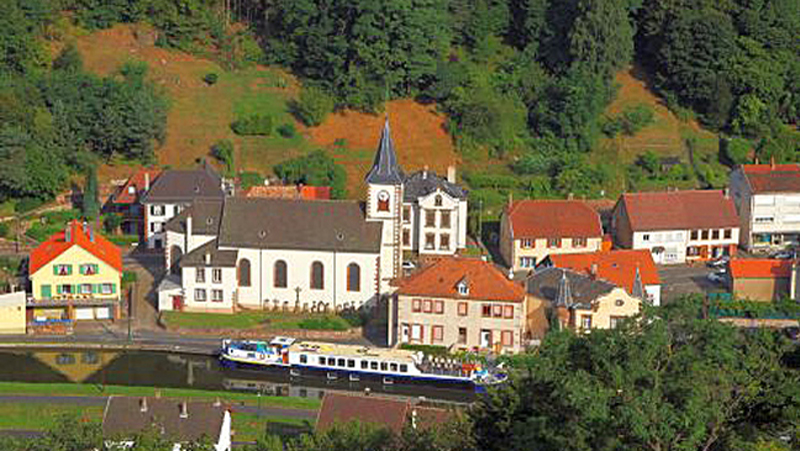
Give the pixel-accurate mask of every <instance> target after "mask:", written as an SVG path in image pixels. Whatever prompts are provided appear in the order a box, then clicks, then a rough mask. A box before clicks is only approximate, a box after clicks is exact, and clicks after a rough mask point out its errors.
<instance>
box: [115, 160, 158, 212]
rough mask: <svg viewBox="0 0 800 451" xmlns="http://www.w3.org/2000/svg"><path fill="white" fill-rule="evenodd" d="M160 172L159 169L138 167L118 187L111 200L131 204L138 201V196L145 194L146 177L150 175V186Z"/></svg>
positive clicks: (116, 202)
mask: <svg viewBox="0 0 800 451" xmlns="http://www.w3.org/2000/svg"><path fill="white" fill-rule="evenodd" d="M160 174H161V169H147V168H141V169H139V170H138V171H136V172H135V173H134V174H133V175H131V176H130V177H129V178H128V180H126V181H125V184H124V185H122V186H121V187H120V189H119V191H117V193H116V194H115V195H114V199H113V202H114V203H115V204H132V203H135V202H138V201H139V197H140V196H142V195H144V194H145V191H146V187H147V183H146V179H147V177H148V176H149V177H150V185H151V186H152V185H153V183H154V182H155V181H156V179H157V178H158V176H159V175H160Z"/></svg>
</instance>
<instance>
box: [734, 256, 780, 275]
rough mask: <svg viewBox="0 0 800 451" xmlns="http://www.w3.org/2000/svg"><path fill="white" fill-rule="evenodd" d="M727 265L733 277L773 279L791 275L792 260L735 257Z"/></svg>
mask: <svg viewBox="0 0 800 451" xmlns="http://www.w3.org/2000/svg"><path fill="white" fill-rule="evenodd" d="M729 265H730V270H731V276H732V277H733V278H734V279H775V278H788V277H791V276H792V265H793V262H792V261H791V260H772V259H766V258H760V259H744V258H735V259H733V260H731V261H730V263H729Z"/></svg>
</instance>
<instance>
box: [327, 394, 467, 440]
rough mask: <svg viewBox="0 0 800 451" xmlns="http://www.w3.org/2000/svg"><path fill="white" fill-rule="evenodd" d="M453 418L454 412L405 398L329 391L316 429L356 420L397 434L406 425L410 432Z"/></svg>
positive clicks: (328, 427)
mask: <svg viewBox="0 0 800 451" xmlns="http://www.w3.org/2000/svg"><path fill="white" fill-rule="evenodd" d="M455 415H456V413H455V412H453V411H450V410H445V409H441V408H436V407H428V406H422V405H419V404H418V403H416V402H413V401H409V400H407V399H398V398H388V397H384V396H376V395H371V394H370V395H368V396H365V395H358V394H348V393H337V392H335V391H329V392H326V393H325V396H324V397H323V398H322V406H321V407H320V409H319V412H318V413H317V422H316V429H317V431H326V430H328V429H330V428H332V427H334V426H336V425H340V426H341V425H345V424H347V423H349V422H352V421H357V422H359V423H362V424H371V425H374V426H377V427H382V428H385V429H387V430H389V431H391V432H392V433H394V434H398V435H399V434H400V433H401V432H402V431H403V428H404V427H406V426H409V427H411V428H413V429H427V428H430V427H436V426H438V425H441V424H443V423H446V422H447V421H450V420H451V419H452V418H454V417H455Z"/></svg>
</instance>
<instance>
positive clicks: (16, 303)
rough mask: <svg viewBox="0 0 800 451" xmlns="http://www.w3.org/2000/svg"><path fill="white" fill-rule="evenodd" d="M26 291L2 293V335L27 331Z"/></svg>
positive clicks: (0, 331)
mask: <svg viewBox="0 0 800 451" xmlns="http://www.w3.org/2000/svg"><path fill="white" fill-rule="evenodd" d="M25 298H26V295H25V292H24V291H17V292H15V293H7V294H0V335H11V334H24V333H25Z"/></svg>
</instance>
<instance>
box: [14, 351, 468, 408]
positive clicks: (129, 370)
mask: <svg viewBox="0 0 800 451" xmlns="http://www.w3.org/2000/svg"><path fill="white" fill-rule="evenodd" d="M0 381H14V382H38V383H57V382H59V383H65V382H66V383H69V382H72V383H83V384H95V385H97V386H98V387H102V386H103V385H125V386H146V387H158V388H192V389H198V390H217V391H238V392H252V393H261V394H264V395H273V396H296V397H301V398H322V396H323V395H324V394H325V391H327V390H337V391H352V392H364V391H365V389H367V388H368V389H369V390H370V391H372V392H376V393H387V394H393V395H398V396H406V397H414V398H416V397H420V396H424V397H425V398H426V399H430V400H439V401H450V402H470V401H472V400H473V399H474V394H473V393H472V392H471V391H469V390H466V389H446V388H435V387H420V386H416V385H415V386H404V385H383V384H380V383H366V382H350V381H348V380H346V379H340V380H334V381H331V380H327V379H325V378H322V377H320V378H317V377H309V376H304V377H298V378H296V377H290V376H289V375H288V374H278V373H272V372H261V371H247V370H232V369H228V368H223V367H222V366H221V365H220V364H219V362H218V360H217V359H216V358H215V357H209V356H198V355H189V354H168V353H163V352H147V351H105V350H66V349H65V350H55V349H46V350H35V349H24V350H0Z"/></svg>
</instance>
